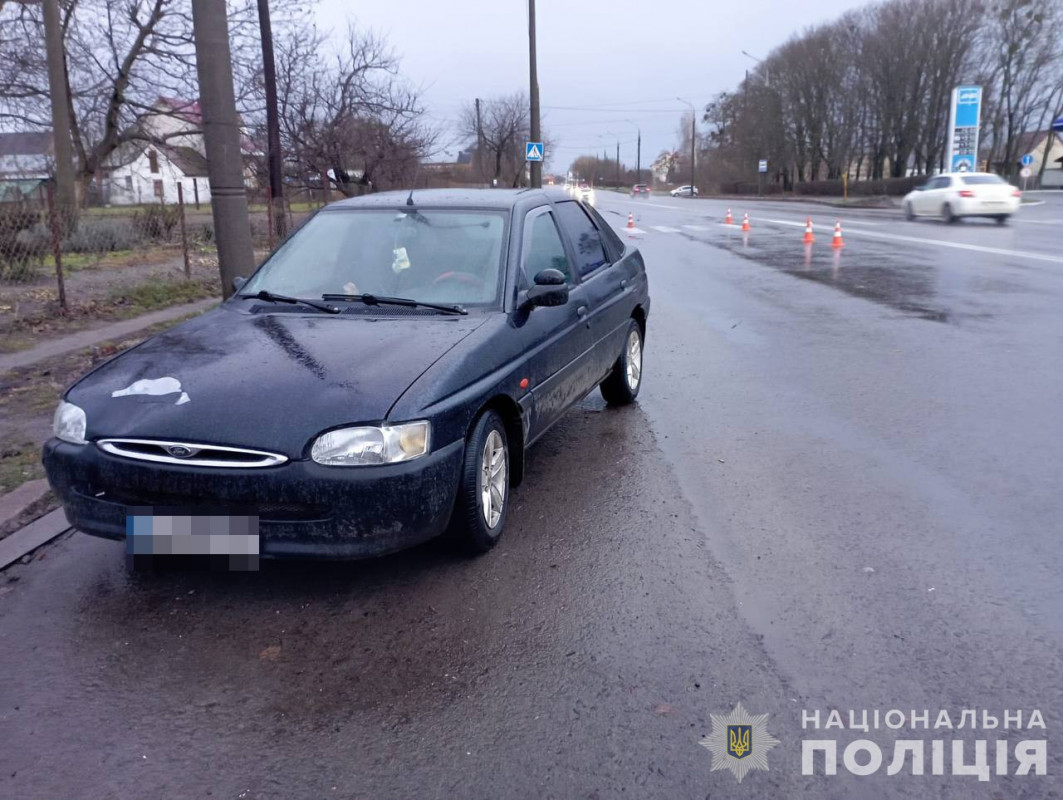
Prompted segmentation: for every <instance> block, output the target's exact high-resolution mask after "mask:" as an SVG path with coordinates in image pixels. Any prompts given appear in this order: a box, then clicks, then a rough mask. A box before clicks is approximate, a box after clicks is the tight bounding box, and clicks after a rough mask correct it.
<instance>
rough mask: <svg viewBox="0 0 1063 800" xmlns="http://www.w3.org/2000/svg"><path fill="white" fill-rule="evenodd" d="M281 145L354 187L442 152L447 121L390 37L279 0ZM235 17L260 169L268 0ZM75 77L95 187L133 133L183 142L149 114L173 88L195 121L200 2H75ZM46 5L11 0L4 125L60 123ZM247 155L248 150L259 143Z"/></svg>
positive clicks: (248, 1)
mask: <svg viewBox="0 0 1063 800" xmlns="http://www.w3.org/2000/svg"><path fill="white" fill-rule="evenodd" d="M270 5H271V16H272V28H273V36H274V46H275V52H276V68H277V86H278V102H279V107H280V128H281V146H282V151H283V153H284V157H285V162H284V168H285V172H286V179H287V181H288V183H289V184H292V185H295V186H308V185H315V184H318V183H319V182H320V181H321V180H322V177H323V176H324V179H325V180H327V181H328V182H329V183H330V184H332V186H333V187H334V188H338V189H339V190H341V191H342V192H343V193H344V194H348V195H351V194H357V193H360V192H361V191H364V190H366V189H367V188H368V187H370V186H377V187H380V186H383V187H387V186H390V185H399V184H403V183H405V182H407V181H408V180H409V179H410V178H411V177H412V176H413V175H414V174H416V170H417V167H418V165H419V163H420V162H421V160H423V159H424V158H426V157H427V156H429V155H430V154H431V152H432V151H433V148H434V144H435V140H436V132H435V131H434V130H433V129H432V128H431V127H430V126H429V125H428V124H427V123H426V122H425V119H426V118H425V116H424V108H423V106H422V104H421V101H420V97H419V95H418V92H417V91H416V90H415V89H414V88H412V87H411V86H409V85H408V84H407V83H406V82H405V81H404V80H402V78H401V76H400V74H399V59H398V57H397V56H396V55H395V54H394V53H393V51H392V50H391V49H390V48H389V47H388V45H387V43H386V41H384V40H382V39H381V38H379V37H377V36H374V35H372V34H369V33H365V32H361V31H358V30H356V29H355V28H354V27H351V28H350V29H349V30H348V32H347V35H346V37H345V38H343V39H342V40H340V41H337V40H334V39H333V38H332V37H328V36H325V35H324V34H323V33H322V32H321V31H319V30H318V29H317V28H316V27H315V25H314V23H313V8H312V4H309V3H306V2H303V0H272V2H271V4H270ZM227 7H228V23H229V35H230V46H231V49H232V64H233V77H234V84H235V90H236V98H237V106H238V111H239V112H240V117H241V120H242V123H243V127H244V131H245V133H246V134H247V139H248V141H249V142H250V143H251V146H250V148H249V149H250V150H251V151H252V152H251V153H250V154H249V155H250V159H249V160H250V163H249V167H250V168H251V169H252V170H253V171H256V172H262V173H264V170H265V166H264V162H265V152H264V151H265V149H266V146H265V142H266V135H265V93H264V87H263V78H262V64H263V60H262V47H261V40H260V36H259V21H258V11H257V3H256V2H255V0H230V2H228V3H227ZM60 17H61V24H62V31H63V45H64V54H65V58H64V64H63V68H64V76H65V80H66V84H67V95H68V97H69V107H70V117H71V130H70V131H69V132H68V133H69V136H70V138H71V141H72V143H73V149H74V158H75V162H76V163H75V165H74V166H75V171H76V174H77V175H78V178H79V182H80V183H81V186H82V194H83V196H88V194H89V193H90V192H91V187H92V184H93V181H94V180H95V179H96V178H97V177H99V176H100V175H101V174H102V173H104V172H106V170H107V168H108V165H109V163H110V161H111V159H112V158H113V157H114V156H115V154H116V152H117V151H118V150H119V149H120V148H122V147H123V146H125V145H128V144H130V143H137V142H141V143H145V144H146V143H149V142H155V143H162V144H165V143H166V142H165V141H164V140H165V139H166V138H169V137H172V138H173V139H174V140H181V139H182V138H183V137H186V136H187V134H188V129H187V127H185V128H182V129H180V130H175V131H173V132H172V133H169V134H160V133H159V132H158V130H157V128H152V127H151V126H149V125H146V124H145V121H146V120H148V119H149V118H150V117H152V116H153V115H154V116H157V115H159V113H160V109H159V105H158V100H159V99H160V98H177V99H179V100H182V101H185V103H179V104H178V105H177V107H176V108H173V107H170V108H169V109H164V110H163V112H162V113H164V114H165V113H171V114H176V115H177V116H179V117H182V119H184V120H185V121H187V119H186V118H187V116H188V115H187V109H188V108H189V107H191V106H192V105H194V104H195V102H196V101H197V99H198V97H199V83H198V79H197V75H196V64H195V46H194V40H193V34H192V16H191V7H190V4H189V3H188V2H187V0H61V2H60ZM43 42H44V22H43V14H42V7H41V4H40V3H23V2H16V1H15V0H6V1H5V0H0V53H3V58H0V130H6V131H26V130H37V131H40V130H48V129H50V128H51V117H50V111H49V109H50V106H49V88H48V72H47V64H46V61H45V53H44V47H43ZM245 155H246V154H245Z"/></svg>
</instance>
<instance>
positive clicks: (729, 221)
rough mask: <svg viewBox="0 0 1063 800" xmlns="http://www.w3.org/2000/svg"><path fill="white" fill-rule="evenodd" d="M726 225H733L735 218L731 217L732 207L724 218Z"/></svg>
mask: <svg viewBox="0 0 1063 800" xmlns="http://www.w3.org/2000/svg"><path fill="white" fill-rule="evenodd" d="M723 224H724V225H733V224H734V220H732V219H731V209H727V216H726V217H724V218H723Z"/></svg>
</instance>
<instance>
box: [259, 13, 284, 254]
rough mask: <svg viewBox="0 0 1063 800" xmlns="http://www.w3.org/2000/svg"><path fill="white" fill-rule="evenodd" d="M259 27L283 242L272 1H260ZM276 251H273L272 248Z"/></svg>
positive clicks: (276, 221) (273, 192)
mask: <svg viewBox="0 0 1063 800" xmlns="http://www.w3.org/2000/svg"><path fill="white" fill-rule="evenodd" d="M258 27H259V32H260V34H261V36H262V77H263V82H264V83H265V88H266V142H267V144H266V147H267V150H268V153H267V155H266V158H267V161H268V162H269V191H270V197H271V198H272V203H271V208H270V212H271V213H272V215H273V219H272V220H271V222H272V225H273V230H275V231H276V232H277V238H278V239H283V238H284V235H285V233H286V232H287V231H286V227H287V218H286V217H285V216H284V177H283V168H284V162H283V160H282V157H281V131H280V115H279V114H278V112H277V70H276V67H275V66H274V60H273V30H272V27H271V25H270V19H269V0H258ZM271 249H272V248H271Z"/></svg>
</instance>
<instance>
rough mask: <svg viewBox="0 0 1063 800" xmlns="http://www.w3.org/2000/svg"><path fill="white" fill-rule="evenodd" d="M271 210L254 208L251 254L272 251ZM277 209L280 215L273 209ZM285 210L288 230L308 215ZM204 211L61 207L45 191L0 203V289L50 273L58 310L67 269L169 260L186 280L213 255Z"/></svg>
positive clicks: (166, 207)
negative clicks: (193, 267)
mask: <svg viewBox="0 0 1063 800" xmlns="http://www.w3.org/2000/svg"><path fill="white" fill-rule="evenodd" d="M274 205H275V204H273V203H272V201H271V200H270V199H269V198H267V199H266V203H264V204H263V205H260V206H255V207H253V210H252V213H251V214H250V225H251V237H252V242H253V244H254V247H255V249H256V250H257V251H267V252H268V251H271V250H272V249H273V247H274V245H275V244H276V242H277V239H278V236H277V235H276V232H275V231H274V225H275V224H277V223H276V220H275V218H274V215H273V214H271V213H270V209H271V207H273V206H274ZM277 210H278V211H279V209H277ZM311 210H312V209H310V208H307V209H303V210H301V211H298V212H293V211H292V209H291V207H290V206H286V207H285V209H284V217H285V222H287V225H286V227H287V228H288V229H291V228H293V227H294V226H296V225H298V224H299V223H300V222H301V221H302V220H303V219H304V218H305V217H306V216H307V215H308V214H309V213H310V211H311ZM216 255H217V248H216V246H215V241H214V222H213V219H212V217H211V212H210V208H209V207H206V206H204V207H203V208H201V209H198V210H197V209H196V208H195V207H194V206H193V205H186V204H185V202H184V198H183V197H180V195H179V199H178V202H177V203H176V204H161V203H160V204H154V205H145V206H125V207H120V206H115V207H107V208H80V207H78V208H64V207H61V206H59V205H57V203H56V202H55V199H54V194H53V192H52V191H51V189H50V188H49V189H47V190H46V191H42V192H41V196H40V197H39V198H33V199H22V200H20V201H18V202H9V203H0V284H19V283H28V282H32V281H36V280H38V279H40V278H41V277H42V276H43V275H45V274H54V276H55V281H56V284H57V288H58V295H59V305H60V307H61V308H62V309H63V310H66V309H67V296H66V295H67V292H66V286H65V282H64V275H65V273H66V272H68V271H69V270H70V269H81V268H85V267H93V266H114V265H121V264H131V263H138V262H147V261H157V262H174V263H176V264H180V265H183V269H184V274H185V276H186V277H191V273H192V270H191V260H192V259H194V258H210V257H216Z"/></svg>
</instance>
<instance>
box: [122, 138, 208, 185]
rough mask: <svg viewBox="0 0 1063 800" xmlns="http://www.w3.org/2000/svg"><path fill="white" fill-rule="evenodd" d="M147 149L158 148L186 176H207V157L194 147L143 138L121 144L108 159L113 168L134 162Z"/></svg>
mask: <svg viewBox="0 0 1063 800" xmlns="http://www.w3.org/2000/svg"><path fill="white" fill-rule="evenodd" d="M145 150H156V151H158V152H159V153H161V154H162V155H163V156H164V157H165V158H166V159H167V160H168V161H169V162H170V163H171V164H173V165H174V166H175V167H177V169H179V170H180V171H181V172H182V173H183V174H184V176H185V177H186V178H206V177H207V159H206V158H204V157H203V154H202V153H200V152H199V151H198V150H196V149H195V148H194V147H180V146H177V145H172V144H155V143H153V142H148V141H145V140H143V139H132V140H130V141H128V142H123V143H122V144H120V145H119V146H118V147H117V148H116V149H115V151H114V152H113V153H111V155H110V157H109V158H108V159H107V166H108V167H109V168H111V169H115V168H116V167H124V166H127V165H128V164H132V163H133V162H134V161H136V160H137V159H138V158H140V156H141V154H142V153H143V152H144V151H145Z"/></svg>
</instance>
